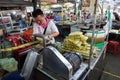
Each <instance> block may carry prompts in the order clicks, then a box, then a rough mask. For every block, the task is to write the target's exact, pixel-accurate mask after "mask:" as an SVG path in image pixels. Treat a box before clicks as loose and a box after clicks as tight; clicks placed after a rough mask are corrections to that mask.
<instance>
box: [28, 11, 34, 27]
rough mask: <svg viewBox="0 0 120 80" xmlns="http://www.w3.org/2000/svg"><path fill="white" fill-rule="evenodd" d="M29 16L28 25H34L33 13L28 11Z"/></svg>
mask: <svg viewBox="0 0 120 80" xmlns="http://www.w3.org/2000/svg"><path fill="white" fill-rule="evenodd" d="M27 17H28V25H29V26H32V25H33V17H32V15H31V13H27Z"/></svg>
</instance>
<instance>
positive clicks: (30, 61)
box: [1, 0, 107, 80]
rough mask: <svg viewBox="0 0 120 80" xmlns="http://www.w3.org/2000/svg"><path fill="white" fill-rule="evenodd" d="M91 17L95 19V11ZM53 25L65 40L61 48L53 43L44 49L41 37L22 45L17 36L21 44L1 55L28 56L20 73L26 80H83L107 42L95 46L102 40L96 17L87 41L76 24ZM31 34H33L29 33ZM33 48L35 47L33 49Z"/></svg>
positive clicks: (60, 45)
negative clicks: (75, 28)
mask: <svg viewBox="0 0 120 80" xmlns="http://www.w3.org/2000/svg"><path fill="white" fill-rule="evenodd" d="M44 1H47V0H44ZM88 1H89V0H88ZM85 4H86V3H84V5H85ZM96 4H97V0H96ZM94 15H96V9H95V10H94ZM56 25H57V26H58V29H59V31H60V33H61V34H62V35H63V36H64V37H65V38H64V41H63V42H62V44H59V43H57V42H56V43H55V44H53V45H52V46H51V45H48V46H46V44H45V43H46V42H45V36H44V35H34V36H33V38H32V40H31V41H33V42H31V41H30V42H26V41H25V44H23V45H21V43H22V41H24V40H21V39H22V37H23V36H21V35H17V38H18V37H19V40H20V41H21V43H20V44H17V45H16V44H14V45H15V46H14V47H12V48H6V49H1V51H3V52H5V51H12V50H17V49H19V50H18V51H16V54H17V53H18V52H19V51H21V50H23V51H22V52H20V54H23V53H26V52H28V53H29V54H28V55H27V58H26V61H25V63H24V66H23V68H22V70H21V72H20V73H19V75H20V76H21V77H22V78H24V79H25V80H29V79H31V78H35V79H36V80H48V79H50V80H56V79H58V80H78V79H80V80H85V78H86V77H87V76H88V74H89V73H90V71H91V70H93V68H94V67H95V65H96V63H97V62H98V61H99V59H100V57H101V55H103V54H104V51H105V48H106V45H107V42H106V41H104V38H105V37H104V38H102V41H100V42H98V43H95V40H96V39H97V38H98V39H99V38H100V39H101V36H98V34H97V33H99V30H98V31H95V28H96V17H94V22H93V24H92V25H93V29H92V31H91V33H90V37H89V36H85V35H84V34H83V33H82V32H80V28H79V27H81V26H79V25H78V24H77V22H76V21H69V20H67V21H66V20H65V21H64V20H63V21H58V22H57V23H56ZM75 26H78V30H77V32H75V30H73V29H74V27H75ZM30 32H31V33H32V31H30ZM100 33H104V32H100ZM28 35H30V34H28ZM100 35H101V34H100ZM14 36H15V35H14ZM14 38H15V39H17V38H16V36H15V37H12V39H14ZM39 38H42V40H41V39H40V40H39ZM10 39H11V38H10ZM88 39H91V40H90V42H88V41H87V40H88ZM13 41H14V40H13ZM40 43H42V44H40ZM33 44H34V46H32V45H33ZM30 46H31V47H32V48H31V47H30ZM41 46H42V47H41ZM26 47H28V48H26ZM16 57H17V58H18V57H20V55H16Z"/></svg>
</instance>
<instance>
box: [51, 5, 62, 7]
mask: <svg viewBox="0 0 120 80" xmlns="http://www.w3.org/2000/svg"><path fill="white" fill-rule="evenodd" d="M51 7H53V8H56V7H62V6H61V5H60V4H54V5H52V6H51Z"/></svg>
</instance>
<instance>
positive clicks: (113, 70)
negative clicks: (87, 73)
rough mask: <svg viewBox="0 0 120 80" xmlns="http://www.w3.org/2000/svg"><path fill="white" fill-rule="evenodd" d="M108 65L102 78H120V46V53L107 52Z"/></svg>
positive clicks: (115, 79)
mask: <svg viewBox="0 0 120 80" xmlns="http://www.w3.org/2000/svg"><path fill="white" fill-rule="evenodd" d="M105 61H106V65H105V67H104V72H103V74H102V76H101V79H100V80H120V48H119V53H118V55H113V54H107V56H106V58H105Z"/></svg>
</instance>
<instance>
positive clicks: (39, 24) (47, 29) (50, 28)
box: [32, 9, 59, 44]
mask: <svg viewBox="0 0 120 80" xmlns="http://www.w3.org/2000/svg"><path fill="white" fill-rule="evenodd" d="M32 15H33V17H34V19H35V23H34V24H33V34H43V35H45V39H46V40H50V43H52V44H53V43H54V42H55V39H54V37H56V36H58V35H59V31H58V29H57V27H56V25H55V23H54V22H53V21H52V20H50V19H48V18H46V17H45V15H44V14H43V11H42V10H41V9H36V10H34V11H33V13H32Z"/></svg>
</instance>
